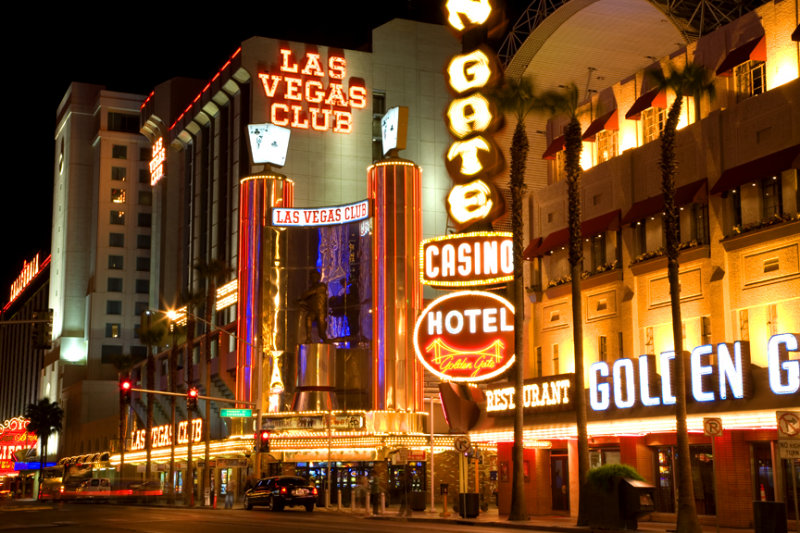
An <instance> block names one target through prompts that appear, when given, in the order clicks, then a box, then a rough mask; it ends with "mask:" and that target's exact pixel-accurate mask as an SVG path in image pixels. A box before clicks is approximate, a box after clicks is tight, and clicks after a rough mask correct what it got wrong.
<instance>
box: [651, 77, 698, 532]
mask: <svg viewBox="0 0 800 533" xmlns="http://www.w3.org/2000/svg"><path fill="white" fill-rule="evenodd" d="M682 99H683V94H682V92H681V91H680V90H678V91H676V94H675V102H674V103H673V104H672V106H671V107H670V109H669V113H668V115H667V121H666V124H665V125H664V131H663V132H662V133H661V161H660V166H661V178H662V180H661V187H662V192H663V193H664V233H665V236H666V255H667V279H668V281H669V295H670V306H671V311H672V338H673V343H674V344H673V346H674V349H675V378H674V380H673V386H674V388H675V399H676V401H675V425H676V431H677V435H676V440H677V448H678V450H677V458H676V462H677V472H678V524H677V526H678V531H681V532H686V533H695V532H697V533H699V532H700V531H701V529H700V524H699V522H698V520H697V509H696V507H695V502H694V487H693V485H692V462H691V456H690V455H689V432H688V429H687V424H686V382H685V380H684V376H685V375H686V371H685V365H684V358H683V324H682V322H681V302H680V298H681V295H680V282H679V279H678V244H679V242H678V241H679V232H680V220H679V218H678V210H677V207H676V206H675V167H676V163H675V131H676V128H677V125H678V119H679V118H680V112H681V102H682ZM663 371H664V369H662V372H663Z"/></svg>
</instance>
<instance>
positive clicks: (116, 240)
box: [108, 233, 125, 248]
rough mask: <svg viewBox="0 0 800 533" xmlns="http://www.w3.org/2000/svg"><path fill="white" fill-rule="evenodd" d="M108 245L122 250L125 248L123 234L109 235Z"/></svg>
mask: <svg viewBox="0 0 800 533" xmlns="http://www.w3.org/2000/svg"><path fill="white" fill-rule="evenodd" d="M108 245H109V246H117V247H120V248H122V247H123V246H125V234H124V233H111V234H110V235H109V236H108Z"/></svg>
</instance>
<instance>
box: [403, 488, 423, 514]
mask: <svg viewBox="0 0 800 533" xmlns="http://www.w3.org/2000/svg"><path fill="white" fill-rule="evenodd" d="M426 494H427V493H425V492H422V491H421V490H415V491H413V492H412V493H411V494H409V503H408V505H409V507H411V510H412V511H424V510H425V500H426V498H425V495H426Z"/></svg>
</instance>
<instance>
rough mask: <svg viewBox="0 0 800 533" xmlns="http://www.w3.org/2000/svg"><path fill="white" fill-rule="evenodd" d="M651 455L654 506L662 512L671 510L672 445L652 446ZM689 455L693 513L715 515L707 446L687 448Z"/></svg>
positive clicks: (674, 456) (674, 454)
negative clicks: (694, 506) (653, 471)
mask: <svg viewBox="0 0 800 533" xmlns="http://www.w3.org/2000/svg"><path fill="white" fill-rule="evenodd" d="M654 453H655V454H656V457H655V468H656V472H655V480H656V491H655V506H656V511H658V512H662V513H674V512H675V498H676V494H677V493H676V485H677V474H676V472H675V464H676V460H677V456H678V454H677V450H676V449H675V447H674V446H660V447H658V448H655V449H654ZM689 453H690V455H691V458H692V484H693V487H694V499H695V505H696V506H697V514H701V515H714V514H716V512H717V510H716V499H715V494H714V457H713V455H712V454H711V446H710V445H705V444H703V445H692V446H690V447H689Z"/></svg>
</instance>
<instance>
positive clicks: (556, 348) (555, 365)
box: [553, 344, 559, 374]
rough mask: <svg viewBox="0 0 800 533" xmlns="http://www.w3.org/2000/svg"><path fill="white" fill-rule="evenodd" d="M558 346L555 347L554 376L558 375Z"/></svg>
mask: <svg viewBox="0 0 800 533" xmlns="http://www.w3.org/2000/svg"><path fill="white" fill-rule="evenodd" d="M558 373H559V368H558V344H554V345H553V374H558Z"/></svg>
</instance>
